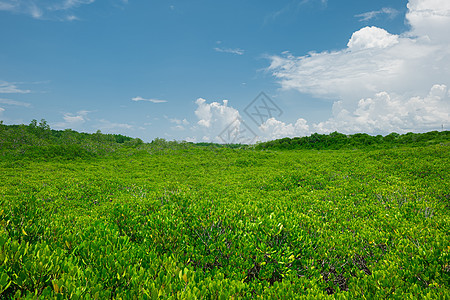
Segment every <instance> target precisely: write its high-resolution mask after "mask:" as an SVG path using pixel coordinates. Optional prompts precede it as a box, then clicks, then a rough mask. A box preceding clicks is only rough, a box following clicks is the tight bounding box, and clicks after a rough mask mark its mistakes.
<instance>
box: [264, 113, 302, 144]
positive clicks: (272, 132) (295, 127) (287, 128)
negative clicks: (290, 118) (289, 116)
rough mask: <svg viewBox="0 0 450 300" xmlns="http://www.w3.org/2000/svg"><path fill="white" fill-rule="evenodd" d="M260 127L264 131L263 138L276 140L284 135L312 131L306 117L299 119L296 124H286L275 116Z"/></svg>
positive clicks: (293, 135) (291, 135) (290, 135)
mask: <svg viewBox="0 0 450 300" xmlns="http://www.w3.org/2000/svg"><path fill="white" fill-rule="evenodd" d="M259 129H260V130H261V131H262V133H263V134H262V135H261V136H260V138H261V140H274V139H279V138H284V137H295V136H305V135H308V134H309V133H310V130H309V125H308V124H307V121H306V120H305V119H302V118H300V119H298V120H297V121H296V122H295V124H291V123H290V124H286V123H284V122H282V121H278V120H276V119H275V118H270V119H268V120H267V121H266V122H264V123H263V124H261V126H259Z"/></svg>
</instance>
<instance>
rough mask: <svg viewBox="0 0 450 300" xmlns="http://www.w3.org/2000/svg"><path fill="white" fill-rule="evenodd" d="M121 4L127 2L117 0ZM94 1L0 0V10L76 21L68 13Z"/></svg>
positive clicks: (36, 17) (76, 18) (37, 17)
mask: <svg viewBox="0 0 450 300" xmlns="http://www.w3.org/2000/svg"><path fill="white" fill-rule="evenodd" d="M117 1H120V2H121V3H122V4H126V3H127V1H123V0H117ZM94 2H95V0H0V10H3V11H9V12H12V13H20V14H26V15H29V16H31V17H33V18H35V19H42V20H44V19H45V20H46V19H51V20H59V21H74V20H78V17H76V16H75V15H73V14H69V15H67V14H68V13H69V12H71V11H73V10H75V9H76V8H79V7H81V6H83V5H89V4H92V3H94Z"/></svg>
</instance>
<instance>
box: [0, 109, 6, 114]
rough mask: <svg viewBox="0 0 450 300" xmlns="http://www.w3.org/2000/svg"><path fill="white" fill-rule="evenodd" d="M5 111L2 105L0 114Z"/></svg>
mask: <svg viewBox="0 0 450 300" xmlns="http://www.w3.org/2000/svg"><path fill="white" fill-rule="evenodd" d="M4 111H5V109H4V108H3V107H0V116H1V115H2V113H3V112H4Z"/></svg>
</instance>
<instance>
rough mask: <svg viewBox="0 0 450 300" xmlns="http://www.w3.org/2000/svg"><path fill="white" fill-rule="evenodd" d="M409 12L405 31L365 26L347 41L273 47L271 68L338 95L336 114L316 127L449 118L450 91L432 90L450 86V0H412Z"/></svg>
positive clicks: (422, 123)
mask: <svg viewBox="0 0 450 300" xmlns="http://www.w3.org/2000/svg"><path fill="white" fill-rule="evenodd" d="M406 20H407V21H408V23H409V24H410V25H411V29H410V30H409V31H408V32H405V33H403V34H401V35H394V34H390V33H388V32H387V31H386V30H384V29H382V28H377V27H365V28H362V29H360V30H358V31H356V32H354V33H353V34H352V36H351V38H350V39H349V42H348V45H347V48H346V49H342V50H339V51H333V52H328V51H325V52H320V53H314V52H311V53H309V54H308V55H305V56H301V57H294V56H293V55H291V54H290V53H283V55H275V56H272V57H271V58H270V59H271V64H270V67H269V70H270V71H271V72H272V74H273V76H275V77H276V78H277V79H278V81H279V83H280V85H281V88H282V89H285V90H291V89H293V90H298V91H300V92H302V93H306V94H310V95H313V96H315V97H318V98H327V99H332V100H334V101H335V103H334V105H333V111H334V115H333V118H331V119H330V120H328V121H324V122H321V123H319V124H316V125H317V126H315V127H314V124H313V125H312V128H315V129H316V130H322V131H328V130H331V131H334V130H338V131H351V130H354V131H370V132H375V131H379V130H380V131H390V130H393V129H396V130H398V131H401V130H422V129H426V128H434V129H436V128H439V127H440V124H439V122H445V121H446V122H445V123H449V122H448V121H449V119H448V114H449V107H448V104H446V103H448V101H449V99H448V97H441V98H439V99H440V100H439V101H437V100H436V99H437V98H436V97H434V98H433V96H430V95H431V94H433V93H435V92H436V89H439V88H437V87H441V88H442V87H443V86H446V87H448V86H450V35H449V34H448V31H449V30H450V1H448V0H410V1H409V3H408V12H407V14H406ZM430 87H433V89H432V92H431V93H430V94H429V95H427V93H428V91H429V90H430ZM361 99H365V100H361ZM383 99H384V100H383ZM433 99H434V100H433ZM437 103H438V104H437ZM444 104H446V105H444ZM383 105H384V107H389V110H388V111H385V110H382V109H381V107H383ZM438 107H439V109H438ZM419 108H420V109H419ZM385 116H389V118H387V117H385ZM346 118H347V119H346ZM433 120H434V121H433ZM363 122H367V123H368V124H366V125H364V124H363ZM383 122H384V125H383ZM363 125H364V126H363Z"/></svg>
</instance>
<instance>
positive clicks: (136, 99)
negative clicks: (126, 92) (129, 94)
mask: <svg viewBox="0 0 450 300" xmlns="http://www.w3.org/2000/svg"><path fill="white" fill-rule="evenodd" d="M131 100H133V101H136V102H138V101H148V102H152V103H165V102H167V100H161V99H146V98H142V97H140V96H137V97H134V98H131Z"/></svg>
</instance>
